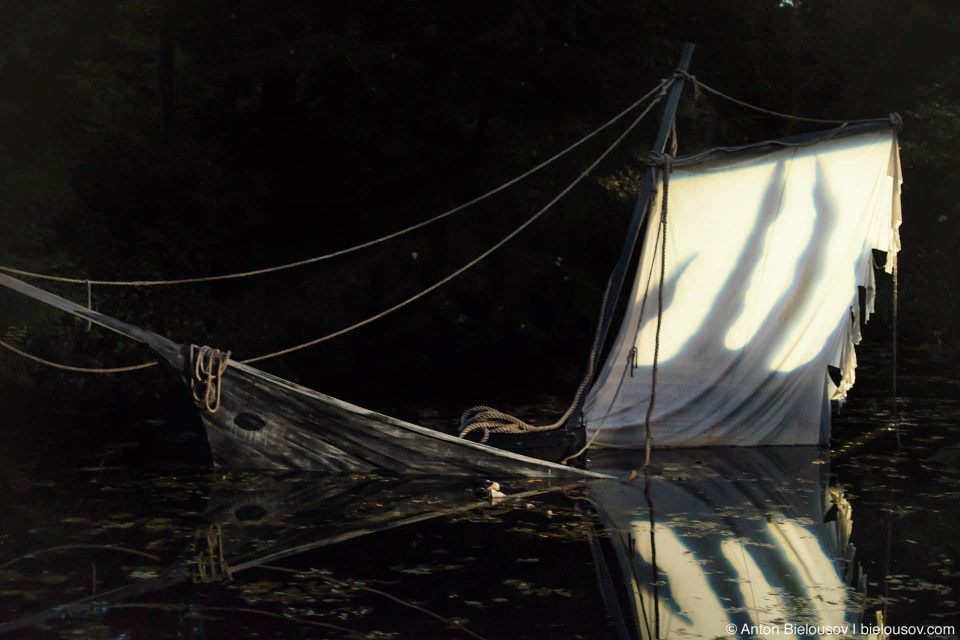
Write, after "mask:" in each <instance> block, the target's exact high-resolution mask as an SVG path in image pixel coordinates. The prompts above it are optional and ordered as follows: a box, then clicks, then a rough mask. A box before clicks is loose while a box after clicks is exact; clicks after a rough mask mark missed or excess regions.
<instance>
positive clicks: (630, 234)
mask: <svg viewBox="0 0 960 640" xmlns="http://www.w3.org/2000/svg"><path fill="white" fill-rule="evenodd" d="M693 49H694V45H693V44H692V43H690V42H688V43H686V44H684V45H683V54H682V55H681V56H680V64H679V65H677V71H678V72H684V73H686V71H687V69H689V67H690V60H691V59H692V58H693ZM683 83H684V78H683V76H679V77H678V78H677V79H676V81H675V82H674V83H673V86H672V87H670V94H669V96H668V97H667V104H666V106H665V107H664V109H663V119H662V120H661V121H660V132H659V133H658V134H657V140H656V142H655V143H654V145H653V149H651V151H650V158H651V159H654V158H656V157H658V156H660V155H661V154H662V153H663V150H664V148H666V146H667V137H668V136H669V135H670V129H671V128H672V127H673V119H674V116H675V115H676V113H677V105H678V104H679V102H680V94H681V93H682V91H683ZM656 178H657V168H656V167H655V166H653V165H651V166H650V168H648V169H647V174H646V176H645V177H644V180H643V186H642V187H641V188H640V197H639V198H637V206H636V207H635V208H634V210H633V218H632V219H631V220H630V227H629V228H628V229H627V236H626V239H624V241H623V247H622V248H621V249H620V259H619V260H617V265H616V267H614V270H613V275H612V276H611V282H610V293H609V296H608V299H607V304H606V306H605V307H604V309H603V317H602V318H601V319H600V332H599V340H598V342H597V350H598V352H597V359H596V361H595V362H594V363H593V368H592V369H591V370H589V371H587V373H586V376H588V377H589V378H590V379H591V381H592V380H593V379H594V378H595V377H596V375H597V371H599V370H600V367H601V365H602V364H603V363H602V361H601V359H600V353H601V352H602V351H603V344H604V342H606V339H607V333H608V332H609V331H610V324H611V322H612V321H613V310H614V309H615V308H616V306H617V299H618V298H619V297H620V291H621V289H622V288H623V281H624V280H625V279H626V276H627V267H628V265H629V264H630V258H631V257H632V256H633V249H634V246H635V245H636V243H637V238H638V237H639V235H640V228H641V227H642V226H643V223H644V220H645V219H646V215H647V209H648V207H649V204H650V196H651V194H652V193H653V184H654V180H656ZM587 395H588V394H587V393H583V394H581V395H580V399H579V400H578V401H577V407H576V409H574V411H573V413H571V414H570V417H569V418H568V419H567V424H566V425H564V426H565V428H566V429H573V428H575V427H576V426H577V425H578V424H579V423H580V419H581V417H582V416H583V404H584V402H586V399H587Z"/></svg>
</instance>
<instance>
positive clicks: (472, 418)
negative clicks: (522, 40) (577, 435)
mask: <svg viewBox="0 0 960 640" xmlns="http://www.w3.org/2000/svg"><path fill="white" fill-rule="evenodd" d="M651 106H653V105H651ZM612 287H613V274H610V277H609V278H608V279H607V288H606V289H605V290H604V292H603V300H602V301H601V302H600V322H598V323H597V329H596V331H595V332H594V334H593V346H591V348H590V356H589V360H588V362H587V374H586V375H585V376H584V377H583V380H581V381H580V386H579V387H577V392H576V393H575V394H574V396H573V402H571V403H570V406H569V407H567V410H566V411H565V412H564V414H563V415H562V416H560V419H559V420H557V421H556V422H553V423H551V424H548V425H543V426H539V427H538V426H534V425H531V424H529V423H527V422H524V421H523V420H521V419H520V418H517V417H515V416H511V415H509V414H506V413H503V412H501V411H498V410H496V409H494V408H493V407H488V406H486V405H479V406H476V407H471V408H470V409H467V410H466V411H464V412H463V415H461V416H460V437H461V438H466V437H467V434H469V433H470V432H471V431H475V430H477V429H483V438H481V440H480V442H481V443H483V442H486V441H487V439H488V438H489V437H490V434H491V433H532V432H534V431H552V430H554V429H558V428H560V427H561V426H562V425H563V424H564V423H566V421H567V419H568V418H570V416H571V415H572V414H573V412H574V411H575V410H576V407H577V405H578V404H579V403H580V398H581V397H582V396H583V394H584V392H585V391H586V390H587V386H588V385H589V384H590V380H591V379H592V377H593V376H592V373H593V368H594V365H595V364H596V361H597V354H598V352H599V351H600V334H601V329H602V327H603V310H604V309H606V307H607V302H608V301H609V298H610V289H611V288H612ZM591 442H592V441H591ZM589 446H590V443H587V445H586V446H585V447H584V448H583V449H582V450H580V451H578V452H577V453H575V454H573V455H572V456H567V457H566V458H564V459H563V460H561V461H560V464H566V462H567V461H568V460H572V459H573V458H576V457H577V456H579V455H580V454H581V453H583V452H584V451H586V449H587V447H589Z"/></svg>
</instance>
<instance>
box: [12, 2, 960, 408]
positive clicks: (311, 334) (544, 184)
mask: <svg viewBox="0 0 960 640" xmlns="http://www.w3.org/2000/svg"><path fill="white" fill-rule="evenodd" d="M953 9H954V7H953V3H951V2H946V1H938V2H923V1H917V0H894V1H887V2H877V1H867V0H812V1H801V0H795V1H794V2H792V3H791V2H780V0H744V1H742V2H737V3H731V2H728V1H727V0H698V1H696V2H694V1H692V0H681V1H669V2H668V1H665V0H662V1H656V2H619V1H603V2H601V1H585V0H561V1H553V2H518V1H511V2H498V1H487V2H482V3H462V2H420V1H413V0H410V1H392V2H386V1H384V2H375V1H358V0H351V1H349V2H340V1H330V0H327V1H324V2H316V1H309V2H307V1H304V2H286V3H273V2H253V1H238V2H225V1H224V0H217V1H213V0H191V1H186V0H131V1H117V0H83V1H80V0H76V1H74V0H43V1H21V2H4V3H2V4H0V11H2V15H3V16H4V20H3V21H2V24H0V132H2V135H0V207H2V215H0V265H3V266H11V267H16V268H21V269H27V270H31V271H38V272H43V273H51V274H57V275H63V276H70V277H78V278H91V279H118V280H130V279H155V278H178V277H191V276H198V275H214V274H221V273H229V272H233V271H244V270H249V269H256V268H259V267H263V266H271V265H275V264H281V263H285V262H290V261H293V260H298V259H303V258H308V257H311V256H315V255H319V254H322V253H326V252H328V251H332V250H336V249H341V248H344V247H348V246H352V245H354V244H356V243H359V242H363V241H367V240H369V239H372V238H375V237H378V236H380V235H383V234H385V233H388V232H392V231H395V230H397V229H400V228H402V227H404V226H406V225H409V224H412V223H415V222H418V221H420V220H423V219H425V218H428V217H431V216H433V215H436V214H437V213H440V212H442V211H445V210H446V209H448V208H450V207H452V206H454V205H457V204H460V203H462V202H464V201H466V200H469V199H471V198H473V197H475V196H477V195H479V194H481V193H483V192H485V191H487V190H488V189H490V188H493V187H495V186H497V185H499V184H501V183H502V182H503V181H505V180H507V179H509V178H512V177H513V176H515V175H517V174H519V173H521V172H522V171H524V170H526V169H528V168H529V167H531V166H533V165H535V164H537V163H538V162H541V161H542V160H544V159H546V158H548V157H549V156H551V155H553V154H554V153H556V152H557V151H559V150H561V149H563V148H565V147H566V146H567V145H569V144H570V143H572V142H574V141H576V140H578V139H579V138H580V137H582V136H583V135H584V134H586V133H587V132H589V131H590V130H592V129H593V128H594V127H596V126H598V125H599V124H601V123H603V122H605V121H606V120H607V119H609V118H610V117H612V116H613V115H614V114H616V113H618V112H619V111H620V110H621V109H622V108H624V107H625V106H626V105H628V104H630V103H631V102H632V101H633V100H635V99H636V98H638V97H639V96H640V95H642V94H644V93H646V92H647V91H648V90H649V89H651V88H652V87H653V86H655V85H656V84H657V83H658V82H659V81H660V80H661V79H662V78H664V77H667V76H668V75H669V74H670V73H671V71H672V70H673V68H674V67H675V66H676V64H677V61H678V59H679V54H680V51H681V49H682V46H683V42H684V41H691V42H694V43H696V44H697V46H698V48H697V50H696V52H695V53H694V58H693V62H692V65H691V72H692V73H693V74H694V75H696V76H697V77H698V79H700V80H701V81H703V82H704V83H706V84H708V85H711V86H714V87H716V88H718V89H720V90H722V91H724V92H726V93H729V94H731V95H733V96H735V97H738V98H740V99H742V100H745V101H747V102H751V103H753V104H757V105H761V106H764V107H767V108H770V109H774V110H777V111H782V112H788V113H795V114H799V115H807V116H812V117H823V118H851V119H854V118H867V117H883V116H886V115H887V114H888V113H890V112H891V111H898V112H899V113H900V114H901V115H902V116H903V120H904V122H905V126H904V128H903V130H902V132H901V145H902V150H901V153H902V160H903V171H904V176H905V184H904V192H903V207H904V219H905V222H904V226H903V228H902V236H903V247H904V250H903V252H902V253H901V257H900V267H901V268H900V328H901V335H902V336H903V339H904V340H905V341H907V342H911V341H912V342H913V343H915V344H929V345H932V346H933V347H934V348H937V349H943V350H950V349H952V348H953V347H955V346H956V345H957V343H958V338H960V321H958V303H957V300H956V298H955V297H954V296H955V292H956V294H960V289H958V286H957V284H958V283H957V273H958V270H957V267H958V265H957V262H958V256H957V252H956V251H955V247H956V245H957V236H958V223H960V205H958V202H960V197H958V196H960V193H958V192H960V167H958V163H957V160H956V158H957V150H960V46H958V40H960V18H958V17H957V13H956V12H955V11H954V10H953ZM660 113H661V110H660V109H659V108H657V109H656V110H655V111H654V112H653V113H652V114H651V116H650V117H649V118H648V120H647V121H646V122H645V123H644V126H642V127H641V128H640V129H639V130H638V132H636V133H635V134H633V135H632V136H631V137H629V138H628V139H627V140H626V141H625V143H624V144H623V145H622V146H621V148H619V149H618V150H617V151H616V152H615V153H614V154H612V156H611V157H610V158H608V159H607V160H606V161H605V162H604V163H603V164H602V165H601V166H600V167H599V168H598V170H597V171H595V172H594V173H593V174H592V176H591V177H590V178H589V179H588V180H586V181H584V183H583V184H581V185H580V186H579V187H577V189H575V190H574V191H573V192H572V193H571V194H570V195H569V196H568V197H567V198H565V199H564V200H563V201H561V202H560V203H559V205H557V206H556V207H555V208H554V209H553V210H552V211H551V212H550V213H548V214H547V215H546V216H544V217H543V218H542V219H541V220H539V221H537V223H535V224H534V225H533V226H532V227H531V228H529V229H528V230H526V231H525V232H523V234H521V235H520V236H519V237H517V238H516V239H515V240H513V241H512V242H511V243H510V244H508V245H507V246H506V247H504V249H502V250H501V251H499V252H497V253H495V254H494V255H493V256H491V257H490V258H489V259H487V260H486V261H484V262H483V263H481V264H480V265H479V266H478V267H476V268H475V269H472V270H471V271H469V272H467V273H466V274H464V275H463V276H461V277H460V278H458V279H456V280H455V281H453V282H451V283H450V284H448V285H446V286H445V287H443V288H441V289H440V290H438V291H436V292H434V293H432V294H431V295H429V296H428V297H427V298H425V299H423V300H420V301H418V302H416V303H415V304H412V305H410V306H408V307H406V308H404V309H402V310H401V311H399V312H397V313H395V314H392V315H391V316H389V317H388V318H385V319H383V320H379V321H377V322H376V323H374V324H371V325H369V326H366V327H364V328H361V329H359V330H357V331H355V332H352V333H350V334H347V335H345V336H342V337H339V338H337V339H335V340H332V341H330V342H327V343H324V344H322V345H319V346H317V347H314V348H311V349H308V350H305V351H302V352H299V353H297V354H295V355H291V356H285V357H283V358H278V359H273V360H269V361H266V362H265V363H263V368H264V369H265V370H267V371H270V372H272V373H276V374H278V375H280V376H283V377H287V378H290V379H293V380H295V381H299V382H301V383H303V384H307V385H308V386H311V387H315V388H318V389H321V390H323V391H325V392H328V393H331V394H333V395H338V396H341V397H343V398H344V399H346V400H349V401H353V402H357V403H359V404H363V405H367V406H373V407H388V406H391V405H402V404H411V403H409V402H407V401H405V398H415V399H416V400H415V402H414V403H412V404H418V405H421V406H436V407H441V408H442V410H444V411H445V410H447V409H448V408H449V409H451V410H456V409H462V408H465V407H466V406H470V405H472V404H476V403H480V402H498V401H511V400H516V399H520V398H525V399H527V400H529V399H531V398H537V397H541V396H543V395H552V396H557V397H559V398H564V399H565V398H569V397H570V396H572V393H573V390H574V389H575V388H576V385H577V383H578V382H579V377H580V374H581V373H582V370H583V367H584V364H585V362H586V357H587V353H588V351H589V348H590V340H591V337H592V333H593V329H594V325H595V322H596V317H597V312H598V307H599V304H600V298H601V294H602V288H603V286H604V284H605V281H606V278H607V275H608V274H609V271H610V269H611V268H612V266H613V264H614V262H615V260H616V257H617V254H618V252H619V246H620V243H621V241H622V236H623V232H624V230H625V227H626V224H627V221H628V219H629V216H630V214H631V212H632V209H633V205H634V201H635V199H636V195H637V193H638V191H639V184H640V178H641V176H642V173H643V169H644V167H645V162H646V158H647V154H648V151H649V148H650V145H651V143H652V140H653V136H654V133H655V130H656V125H657V121H658V120H659V116H660ZM818 128H822V127H818V126H817V125H808V124H798V123H795V122H785V121H782V120H777V119H774V118H769V117H766V116H762V115H758V114H756V113H753V112H750V111H746V110H743V109H741V108H738V107H735V106H733V105H730V104H728V103H724V102H722V101H720V100H719V99H718V98H715V97H713V96H710V95H708V94H704V95H701V96H700V97H699V98H698V99H694V95H693V92H692V91H691V90H690V89H689V87H688V88H687V89H686V90H685V92H684V99H683V100H682V102H681V106H680V111H679V114H678V119H677V131H678V138H679V143H680V152H681V153H689V152H693V151H697V150H701V149H704V148H708V147H711V146H715V145H719V144H723V145H736V144H741V143H745V142H750V141H758V140H762V139H765V138H769V137H780V136H784V135H790V134H794V133H800V132H803V131H810V130H816V129H818ZM618 131H619V129H617V130H616V131H609V132H606V134H604V135H601V136H599V137H598V139H596V140H595V141H592V142H591V143H589V144H587V145H585V146H584V147H581V148H580V149H579V150H577V151H576V152H574V153H573V154H571V155H570V156H569V157H568V158H565V159H563V160H562V161H560V162H558V163H556V164H554V165H552V166H551V167H550V168H549V169H547V170H546V171H544V172H542V173H540V174H537V175H536V176H534V177H533V178H531V179H529V180H527V181H525V182H524V183H522V184H521V185H518V186H516V187H514V188H512V189H511V190H509V191H507V192H505V193H503V194H500V195H498V196H496V197H494V198H491V199H490V200H487V201H485V202H483V203H482V204H480V205H478V206H476V207H474V208H471V209H469V210H467V211H464V212H462V213H460V214H457V215H455V216H453V217H451V218H448V219H447V220H445V221H443V222H440V223H438V224H436V225H431V226H430V227H427V228H426V229H423V230H421V231H418V232H414V233H412V234H409V235H406V236H404V237H402V238H400V239H397V240H395V241H392V242H390V243H387V244H382V245H378V246H377V247H375V248H373V249H369V250H365V251H362V252H358V253H354V254H350V255H349V256H346V257H343V258H339V259H335V260H331V261H326V262H322V263H319V264H314V265H310V266H305V267H301V268H298V269H295V270H289V271H284V272H281V273H279V274H273V275H265V276H258V277H255V278H248V279H243V280H237V281H229V282H221V283H210V284H202V285H187V286H179V287H154V288H148V289H127V288H122V289H108V288H105V287H99V288H96V289H95V290H94V306H95V307H96V308H98V309H99V310H101V311H103V312H104V313H107V314H110V315H113V316H116V317H119V318H121V319H123V320H127V321H130V322H133V323H134V324H137V325H139V326H143V327H146V328H149V329H152V330H154V331H157V332H159V333H161V334H164V335H167V336H169V337H170V338H172V339H174V340H176V341H179V342H194V343H198V344H210V345H213V346H217V347H220V348H224V349H230V350H232V351H233V353H234V357H237V358H239V359H243V358H247V357H252V356H256V355H260V354H263V353H266V352H270V351H273V350H276V349H280V348H284V347H287V346H291V345H293V344H297V343H300V342H304V341H307V340H310V339H313V338H316V337H319V336H322V335H325V334H327V333H330V332H332V331H335V330H337V329H340V328H342V327H344V326H347V325H350V324H352V323H354V322H356V321H359V320H362V319H363V318H366V317H368V316H370V315H372V314H374V313H377V312H379V311H382V310H383V309H385V308H387V307H390V306H392V305H393V304H396V303H397V302H399V301H401V300H403V299H405V298H407V297H409V296H410V295H412V294H414V293H416V292H418V291H420V290H421V289H423V288H424V287H426V286H428V285H430V284H433V283H434V282H435V281H437V280H439V279H440V278H441V277H443V276H445V275H447V274H448V273H450V272H452V271H453V270H455V269H456V268H458V267H460V266H461V265H463V264H464V263H466V262H467V261H469V260H470V259H472V258H473V257H475V256H476V255H477V254H479V253H480V252H482V251H483V250H485V249H486V248H487V247H489V246H490V245H492V244H493V243H494V242H496V241H497V240H499V239H500V238H501V237H502V236H503V235H505V234H506V233H507V232H509V231H510V230H512V229H513V228H514V227H515V226H517V225H518V224H519V223H520V222H522V221H523V220H525V219H526V218H527V217H528V216H529V215H530V214H532V213H533V212H534V211H536V210H537V209H539V208H540V207H541V206H543V205H544V204H546V203H547V202H548V201H549V200H550V199H551V198H552V197H553V196H554V195H555V194H556V193H557V192H558V191H559V190H560V189H562V188H563V187H564V186H565V185H566V184H568V183H569V182H570V181H571V180H572V179H574V178H575V177H576V176H577V175H578V174H579V173H580V172H581V171H582V170H583V169H584V168H585V167H586V166H587V165H588V164H589V163H590V162H591V161H592V160H593V159H594V158H595V157H596V156H597V155H598V154H599V153H600V151H601V150H602V149H603V148H605V147H606V145H607V144H609V143H610V142H611V141H612V140H613V139H614V137H615V136H616V135H617V133H618ZM879 281H880V284H879V287H880V296H879V298H878V315H877V316H876V317H875V318H874V319H873V320H872V322H871V328H870V330H869V331H868V333H867V338H866V342H868V343H869V342H870V340H874V341H876V340H889V338H888V336H889V331H888V326H889V323H890V320H891V318H890V312H889V307H890V282H889V278H888V277H885V276H882V275H881V276H880V277H879ZM37 284H40V286H45V287H48V288H51V289H52V290H54V291H56V292H58V293H60V294H61V295H65V296H66V297H69V298H71V299H73V300H76V301H78V302H81V303H85V302H86V291H85V289H84V287H82V286H76V285H57V284H49V283H42V282H38V283H37ZM0 332H2V333H3V334H4V340H5V341H6V342H9V343H13V344H16V345H18V346H19V347H20V348H22V349H25V350H27V351H29V352H31V353H34V354H36V355H38V356H41V357H45V358H48V359H50V360H54V361H58V362H64V363H69V364H73V365H77V366H86V367H97V366H102V367H112V366H123V365H127V364H134V363H139V362H143V361H145V360H147V359H151V358H152V355H151V354H150V353H149V351H148V350H146V349H145V348H143V347H140V346H136V345H131V344H129V343H128V342H126V341H124V340H123V339H119V338H117V337H116V336H114V335H112V334H109V333H108V332H102V331H98V330H96V329H95V330H94V331H92V332H89V333H88V332H87V331H86V330H85V324H84V323H80V322H77V321H76V320H74V319H72V318H68V317H65V316H64V315H63V314H58V313H53V312H49V311H47V310H43V309H40V308H39V307H37V306H36V305H34V304H33V303H30V302H28V301H25V300H22V299H21V298H20V297H18V296H16V295H15V294H10V293H4V292H0ZM864 348H867V349H869V348H870V346H869V344H866V345H865V347H864ZM174 383H175V380H174V379H173V377H172V376H171V375H169V373H164V372H162V371H160V370H159V369H155V370H147V371H143V372H136V373H131V374H124V375H119V376H82V375H77V374H62V373H60V372H57V371H55V370H52V369H48V368H46V367H40V366H38V365H35V364H32V363H29V362H28V361H25V360H22V359H20V358H19V357H18V356H14V355H12V354H9V352H6V351H4V352H3V353H0V385H2V387H3V389H4V390H5V392H6V393H7V394H8V395H9V394H15V395H17V396H18V397H22V398H29V397H35V398H41V399H42V400H43V402H44V403H46V404H48V405H51V406H58V407H84V406H103V404H104V401H105V399H109V403H112V404H121V405H124V406H130V407H133V408H134V410H136V411H142V410H144V408H145V407H147V406H151V403H160V402H162V401H163V399H164V398H165V397H166V395H165V389H166V388H167V387H169V386H170V385H172V384H174Z"/></svg>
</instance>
